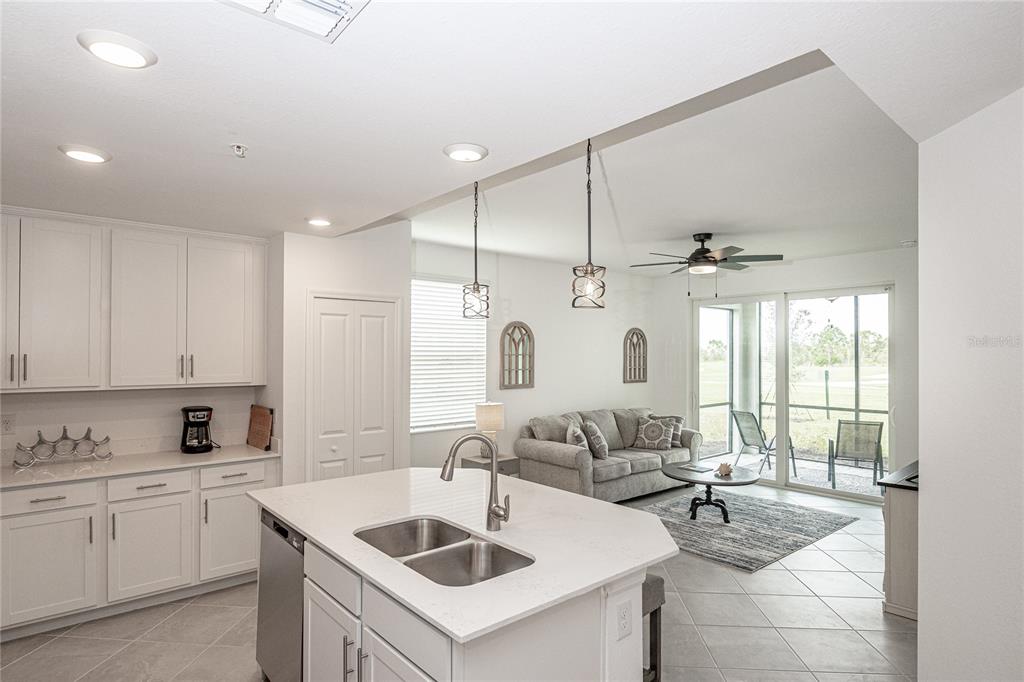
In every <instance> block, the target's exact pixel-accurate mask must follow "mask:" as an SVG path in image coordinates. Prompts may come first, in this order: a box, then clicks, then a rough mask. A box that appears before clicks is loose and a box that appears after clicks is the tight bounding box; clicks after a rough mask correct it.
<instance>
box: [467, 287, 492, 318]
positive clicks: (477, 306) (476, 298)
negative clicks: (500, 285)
mask: <svg viewBox="0 0 1024 682" xmlns="http://www.w3.org/2000/svg"><path fill="white" fill-rule="evenodd" d="M490 314H491V288H490V287H489V286H487V285H486V284H480V283H479V282H473V283H472V284H466V285H464V286H463V287H462V316H463V317H465V318H468V319H475V318H481V317H485V318H486V317H490Z"/></svg>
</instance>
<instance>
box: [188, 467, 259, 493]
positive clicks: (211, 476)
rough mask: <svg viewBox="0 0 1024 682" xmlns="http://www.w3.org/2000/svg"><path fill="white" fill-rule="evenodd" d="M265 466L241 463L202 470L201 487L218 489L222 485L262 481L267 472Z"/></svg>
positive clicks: (200, 476) (200, 471)
mask: <svg viewBox="0 0 1024 682" xmlns="http://www.w3.org/2000/svg"><path fill="white" fill-rule="evenodd" d="M264 465H265V463H264V462H241V463H240V464H228V465H226V466H220V467H207V468H205V469H200V470H199V487H200V488H218V487H220V486H222V485H234V484H235V483H254V482H256V481H262V480H263V477H264V475H265V471H266V468H265V466H264Z"/></svg>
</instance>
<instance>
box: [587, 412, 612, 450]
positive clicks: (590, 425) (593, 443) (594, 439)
mask: <svg viewBox="0 0 1024 682" xmlns="http://www.w3.org/2000/svg"><path fill="white" fill-rule="evenodd" d="M583 435H584V436H586V437H587V443H588V444H589V445H590V454H592V455H593V456H594V458H595V459H606V458H607V457H608V441H606V440H605V439H604V435H603V434H602V433H601V429H599V428H597V424H595V423H594V422H592V421H590V420H589V419H588V420H587V421H585V422H583Z"/></svg>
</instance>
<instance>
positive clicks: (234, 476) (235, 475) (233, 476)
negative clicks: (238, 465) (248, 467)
mask: <svg viewBox="0 0 1024 682" xmlns="http://www.w3.org/2000/svg"><path fill="white" fill-rule="evenodd" d="M248 475H249V472H248V471H243V472H241V473H239V474H224V475H223V476H221V478H238V477H239V476H248Z"/></svg>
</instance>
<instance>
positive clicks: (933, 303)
mask: <svg viewBox="0 0 1024 682" xmlns="http://www.w3.org/2000/svg"><path fill="white" fill-rule="evenodd" d="M1022 120H1024V94H1022V91H1020V90H1018V91H1017V92H1016V93H1014V94H1012V95H1010V96H1009V97H1007V98H1005V99H1003V100H1000V101H999V102H997V103H995V104H993V105H992V106H990V107H988V108H986V109H984V110H982V111H980V112H978V113H977V114H974V115H973V116H971V117H969V118H967V119H965V120H964V121H962V122H960V123H958V124H956V125H955V126H953V127H951V128H949V129H948V130H946V131H944V132H942V133H940V134H938V135H936V136H935V137H933V138H931V139H929V140H927V141H925V142H924V143H922V144H921V147H920V190H919V197H920V228H919V234H920V243H921V247H920V250H921V253H920V260H921V280H920V281H921V318H920V320H921V322H920V323H921V338H922V339H923V343H922V345H921V463H920V466H921V479H922V488H921V492H920V519H919V527H920V533H919V535H920V539H919V543H920V545H919V546H920V554H919V567H920V570H919V575H920V583H919V589H918V591H919V610H918V613H919V617H920V621H919V627H918V660H919V675H920V678H921V679H925V680H1021V679H1024V588H1022V583H1024V579H1022V576H1024V548H1022V544H1024V531H1022V527H1024V521H1022V517H1024V506H1022V499H1024V492H1022V491H1024V489H1022V483H1024V466H1022V463H1024V428H1022V425H1021V424H1022V420H1024V395H1022V390H1024V349H1022V347H1021V346H1022V343H1021V335H1022V326H1024V271H1022V265H1021V264H1022V262H1024V218H1022V210H1024V209H1022V205H1024V198H1022V191H1021V187H1022V183H1024V177H1022V171H1021V168H1022V165H1024V158H1022V145H1024V135H1022V123H1021V121H1022ZM970 247H975V248H977V249H978V255H977V256H968V257H966V258H958V257H957V255H958V253H959V252H960V250H961V249H966V248H970ZM985 337H989V338H990V341H989V344H988V345H985V344H984V343H983V342H982V343H979V342H978V339H984V338H985Z"/></svg>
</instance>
